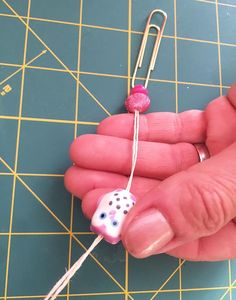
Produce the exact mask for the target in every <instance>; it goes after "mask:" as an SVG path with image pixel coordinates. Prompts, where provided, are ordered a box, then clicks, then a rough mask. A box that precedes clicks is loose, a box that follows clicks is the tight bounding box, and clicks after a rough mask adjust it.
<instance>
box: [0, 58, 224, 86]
mask: <svg viewBox="0 0 236 300" xmlns="http://www.w3.org/2000/svg"><path fill="white" fill-rule="evenodd" d="M1 65H2V66H10V67H15V66H18V67H19V66H20V65H19V64H10V63H0V66H1ZM26 68H29V69H36V70H44V71H55V72H64V73H67V72H68V71H67V70H65V69H57V68H49V67H39V66H33V65H30V66H27V67H26ZM70 71H71V72H72V73H75V74H77V71H76V70H70ZM79 73H80V74H83V75H92V76H102V77H103V76H104V77H111V78H120V79H130V77H129V76H127V75H117V74H109V73H97V72H86V71H80V72H79ZM137 79H138V80H144V77H137ZM149 81H150V82H160V83H173V84H176V81H175V80H167V79H157V78H150V79H149ZM177 83H178V84H183V85H193V86H205V87H213V88H220V87H222V88H226V89H227V88H230V86H228V85H222V86H221V85H220V84H210V83H204V82H202V83H199V82H191V81H177Z"/></svg>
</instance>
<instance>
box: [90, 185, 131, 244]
mask: <svg viewBox="0 0 236 300" xmlns="http://www.w3.org/2000/svg"><path fill="white" fill-rule="evenodd" d="M135 202H136V199H135V197H134V195H133V194H131V193H130V192H129V191H127V190H122V189H118V190H115V191H113V192H110V193H107V194H105V195H104V196H102V197H101V198H100V199H99V204H98V208H97V210H96V211H95V213H94V215H93V217H92V222H91V230H92V231H94V232H96V233H97V234H100V235H102V236H103V237H104V239H105V240H106V241H107V242H109V243H111V244H117V243H118V242H119V241H120V234H121V229H122V225H123V223H124V220H125V217H126V215H127V213H128V212H129V210H130V209H131V208H132V207H133V205H134V204H135Z"/></svg>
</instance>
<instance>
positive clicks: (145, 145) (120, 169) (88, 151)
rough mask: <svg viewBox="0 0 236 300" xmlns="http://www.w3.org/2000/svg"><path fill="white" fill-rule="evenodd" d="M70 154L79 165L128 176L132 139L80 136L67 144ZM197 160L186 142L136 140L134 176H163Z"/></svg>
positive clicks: (193, 149)
mask: <svg viewBox="0 0 236 300" xmlns="http://www.w3.org/2000/svg"><path fill="white" fill-rule="evenodd" d="M70 157H71V159H72V161H73V162H74V163H75V164H76V165H77V166H79V167H81V168H87V169H95V170H100V171H108V172H115V173H118V174H123V175H127V176H128V175H129V173H130V169H131V161H132V141H130V140H128V139H123V138H117V137H111V136H104V135H82V136H80V137H78V138H77V139H76V140H74V142H73V143H72V145H71V148H70ZM197 162H198V155H197V152H196V149H195V147H194V146H193V145H192V144H189V143H177V144H165V143H155V142H146V141H140V142H139V150H138V159H137V165H136V170H135V175H137V176H142V177H150V178H156V179H164V178H166V177H168V176H170V175H173V174H175V173H176V172H179V171H182V170H185V169H187V168H189V167H190V166H192V165H193V164H196V163H197Z"/></svg>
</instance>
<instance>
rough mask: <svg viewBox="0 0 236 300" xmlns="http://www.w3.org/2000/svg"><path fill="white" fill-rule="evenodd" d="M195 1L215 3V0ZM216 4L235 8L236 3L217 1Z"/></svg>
mask: <svg viewBox="0 0 236 300" xmlns="http://www.w3.org/2000/svg"><path fill="white" fill-rule="evenodd" d="M196 1H198V2H203V3H208V4H215V2H212V1H209V0H196ZM218 5H221V6H227V7H233V8H236V5H234V4H229V3H222V2H218Z"/></svg>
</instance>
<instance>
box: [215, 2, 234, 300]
mask: <svg viewBox="0 0 236 300" xmlns="http://www.w3.org/2000/svg"><path fill="white" fill-rule="evenodd" d="M215 7H216V30H217V44H218V45H217V47H218V65H219V81H220V95H221V96H222V95H223V91H222V64H221V46H220V20H219V2H218V0H215ZM228 274H229V275H228V277H229V279H228V280H229V300H232V289H231V265H230V260H228Z"/></svg>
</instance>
